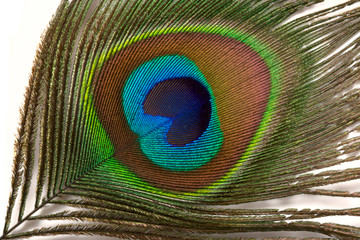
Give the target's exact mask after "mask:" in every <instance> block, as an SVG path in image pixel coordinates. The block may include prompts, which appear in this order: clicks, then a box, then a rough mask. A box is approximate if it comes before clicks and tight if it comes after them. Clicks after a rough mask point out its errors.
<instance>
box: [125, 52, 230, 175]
mask: <svg viewBox="0 0 360 240" xmlns="http://www.w3.org/2000/svg"><path fill="white" fill-rule="evenodd" d="M122 100H123V108H124V113H125V116H126V119H127V121H128V123H129V126H130V128H131V129H132V130H133V131H134V132H135V133H136V134H137V135H138V136H139V139H138V140H139V142H140V147H141V150H142V151H143V153H144V154H145V155H146V156H147V157H148V158H149V159H150V160H151V161H152V162H153V163H155V164H156V165H158V166H160V167H163V168H165V169H168V170H172V171H190V170H195V169H197V168H199V167H201V166H203V165H204V164H206V163H207V162H209V161H210V160H211V159H212V158H213V157H214V156H215V155H216V154H217V153H218V151H219V149H220V147H221V145H222V141H223V133H222V131H221V129H220V122H219V119H218V116H217V111H216V103H215V97H214V95H213V93H212V91H211V88H210V85H209V84H208V82H207V81H206V79H205V77H204V75H203V74H202V73H201V71H200V70H199V68H198V67H197V66H196V65H195V63H194V62H193V61H191V60H190V59H188V58H187V57H185V56H178V55H166V56H162V57H158V58H155V59H152V60H150V61H148V62H145V63H143V64H142V65H140V66H139V67H137V68H136V69H135V70H134V71H133V72H132V73H131V74H130V76H129V77H128V79H127V81H126V84H125V87H124V91H123V95H122Z"/></svg>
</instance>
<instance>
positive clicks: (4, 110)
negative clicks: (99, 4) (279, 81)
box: [0, 0, 353, 235]
mask: <svg viewBox="0 0 360 240" xmlns="http://www.w3.org/2000/svg"><path fill="white" fill-rule="evenodd" d="M59 2H60V0H9V1H2V2H1V5H0V34H1V35H0V36H1V37H0V54H1V55H0V61H1V62H0V153H1V154H0V159H1V160H0V161H1V162H0V232H2V227H3V224H4V218H5V212H6V206H7V203H8V197H9V193H10V182H11V171H12V158H13V145H14V139H15V135H16V129H17V127H18V121H19V108H20V106H22V104H23V102H24V97H23V94H24V92H25V86H27V84H28V78H29V74H30V72H31V67H32V63H33V60H34V56H35V51H36V48H37V46H38V44H39V42H40V36H41V34H42V33H43V31H44V30H45V28H46V27H47V25H48V22H49V20H50V19H51V16H52V15H53V14H54V13H55V11H56V8H57V6H58V4H59ZM340 2H343V1H339V0H328V1H326V2H325V3H322V4H319V5H317V7H316V9H320V8H325V7H327V6H330V5H334V4H338V3H340ZM312 10H315V9H312ZM338 204H339V205H340V206H341V205H343V203H338ZM341 207H344V206H341ZM351 207H353V206H351ZM0 235H1V233H0Z"/></svg>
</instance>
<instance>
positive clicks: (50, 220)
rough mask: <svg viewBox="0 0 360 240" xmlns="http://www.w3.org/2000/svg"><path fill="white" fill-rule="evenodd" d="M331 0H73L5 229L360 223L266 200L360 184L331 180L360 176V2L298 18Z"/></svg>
mask: <svg viewBox="0 0 360 240" xmlns="http://www.w3.org/2000/svg"><path fill="white" fill-rule="evenodd" d="M318 2H321V1H318V0H314V1H311V0H299V1H291V0H281V1H274V0H260V1H249V0H221V1H220V0H214V1H213V0H211V1H210V0H197V1H180V0H179V1H157V0H154V1H150V0H138V1H131V0H128V1H124V0H102V1H95V0H73V1H68V0H63V1H62V2H61V4H60V6H59V7H58V9H57V11H56V13H55V15H54V16H53V19H52V21H51V22H50V24H49V27H48V28H47V31H46V33H45V34H44V36H43V39H42V42H41V45H40V47H39V50H38V53H37V56H36V59H35V64H34V67H33V70H32V74H31V77H30V80H29V87H28V88H27V91H26V99H25V103H24V107H23V110H22V112H21V121H20V128H19V131H18V138H17V141H16V147H15V152H16V154H15V157H14V166H13V177H12V191H11V193H10V199H9V205H8V209H7V215H6V222H5V226H4V232H3V235H2V237H0V239H21V238H25V239H28V238H31V239H32V238H33V237H41V236H46V239H49V238H50V237H49V236H52V235H67V239H69V238H70V239H74V238H76V237H75V235H84V234H85V235H95V236H103V237H114V238H120V239H224V238H225V239H239V237H241V236H245V235H241V234H243V233H250V235H246V236H255V237H256V234H255V232H268V233H269V234H270V233H271V232H277V235H278V236H282V234H283V232H284V231H287V232H289V231H298V232H299V231H300V232H305V231H306V232H308V233H309V232H310V233H311V234H313V235H311V236H313V237H322V238H323V239H329V238H332V239H360V226H357V225H356V224H355V225H353V226H352V225H346V224H340V223H334V222H323V221H320V220H321V218H323V217H329V216H347V217H349V218H350V217H355V216H359V215H360V208H359V207H355V208H346V207H345V208H343V209H329V208H326V207H325V208H323V209H296V208H287V209H275V208H272V209H269V208H264V207H259V203H260V205H261V203H264V202H266V201H267V200H271V199H283V198H287V197H290V196H297V195H307V196H318V197H329V198H335V197H343V198H346V199H347V198H355V199H356V198H359V197H360V194H359V192H348V191H345V190H332V189H331V188H330V189H329V188H327V186H326V187H325V185H331V184H335V183H341V182H348V181H350V180H356V179H359V178H360V168H358V167H357V165H356V163H359V160H360V154H359V146H360V137H358V135H359V131H360V126H359V120H360V89H359V88H356V87H354V86H355V84H356V83H358V82H359V76H360V75H359V74H360V69H359V64H360V62H359V59H360V54H359V53H360V37H359V34H357V33H358V31H359V26H360V8H359V7H356V5H355V4H356V2H357V1H346V2H344V3H339V4H337V5H335V6H333V7H330V8H327V9H323V10H319V11H317V12H314V13H309V14H305V15H304V16H301V17H298V18H295V19H292V18H290V17H292V16H293V15H294V14H297V13H299V12H301V11H303V10H304V9H307V8H309V7H311V6H313V5H315V4H317V3H318ZM347 163H353V165H352V166H355V167H347V166H348V165H346V164H347ZM344 164H345V165H344ZM336 166H346V167H343V168H342V169H336V168H334V167H336ZM250 203H255V204H258V205H257V207H255V208H254V207H248V206H250V205H249V204H250ZM246 204H247V205H246ZM354 219H355V218H354ZM252 234H253V235H252ZM265 234H266V233H265ZM262 236H267V235H262Z"/></svg>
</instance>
